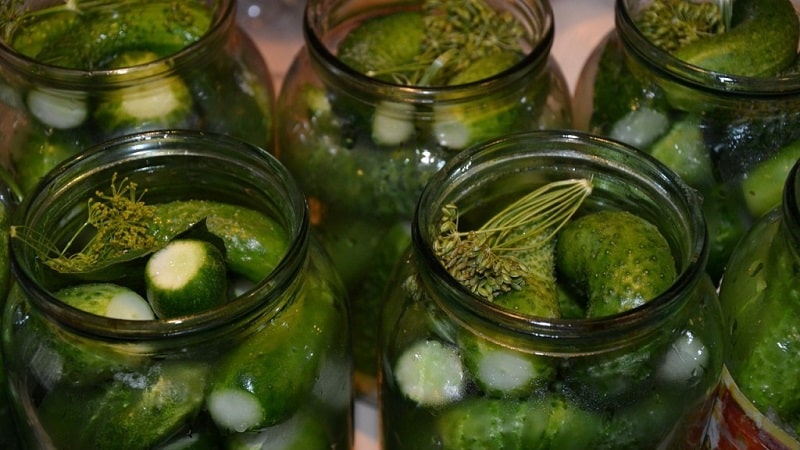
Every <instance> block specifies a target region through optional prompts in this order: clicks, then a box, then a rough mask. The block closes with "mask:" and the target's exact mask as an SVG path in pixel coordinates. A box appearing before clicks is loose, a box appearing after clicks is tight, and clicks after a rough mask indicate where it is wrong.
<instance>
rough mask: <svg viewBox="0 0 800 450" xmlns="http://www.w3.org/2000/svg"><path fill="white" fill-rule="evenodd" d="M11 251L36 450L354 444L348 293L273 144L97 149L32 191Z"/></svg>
mask: <svg viewBox="0 0 800 450" xmlns="http://www.w3.org/2000/svg"><path fill="white" fill-rule="evenodd" d="M11 248H12V256H13V267H14V274H15V282H14V284H13V285H12V288H11V292H10V294H9V300H8V302H7V305H6V308H5V313H4V317H3V327H4V334H3V350H4V351H5V357H6V364H7V371H8V373H7V374H8V378H9V384H10V388H11V392H12V397H13V399H14V402H15V403H14V406H15V410H16V414H17V416H18V419H19V423H20V424H25V425H26V427H25V428H24V429H23V430H21V434H22V435H23V439H25V442H26V444H27V446H28V448H58V449H95V450H96V449H115V450H118V449H158V448H164V449H166V448H184V447H182V446H183V445H186V446H187V447H186V448H189V447H188V446H190V445H193V446H194V447H191V448H220V449H237V448H262V445H266V444H265V443H266V442H269V443H272V444H270V445H273V444H274V445H280V448H287V449H330V448H349V447H350V445H352V429H353V428H352V420H351V416H352V406H351V405H352V400H351V397H352V392H351V381H352V373H351V358H350V353H349V350H350V348H349V346H348V336H349V333H348V329H347V327H348V317H347V313H346V304H345V300H344V298H345V297H344V288H343V285H342V283H341V279H340V278H339V276H338V274H336V272H335V271H334V270H333V266H332V264H331V263H330V260H329V259H328V257H327V256H326V255H325V253H324V252H323V251H322V250H321V247H320V246H319V245H318V243H317V241H316V240H314V238H313V237H312V236H311V234H310V231H309V226H308V211H307V207H306V204H305V202H304V198H303V196H302V194H301V193H300V191H299V190H298V189H297V188H296V185H295V184H294V182H293V181H292V179H291V176H290V175H289V174H288V172H287V171H286V170H285V168H283V166H282V165H280V163H279V162H278V161H277V160H276V159H275V158H273V157H271V156H270V155H269V153H268V152H267V151H266V150H262V149H260V148H258V147H255V146H251V145H249V144H246V143H244V142H243V141H240V140H238V139H234V138H231V137H228V136H224V135H216V134H212V133H200V132H192V131H172V132H148V133H141V134H134V135H129V136H126V137H122V138H118V139H116V140H113V141H110V142H107V143H105V144H102V145H100V146H97V147H93V148H91V149H89V150H87V151H86V152H85V153H81V154H80V156H78V157H75V158H71V159H69V160H67V161H66V162H65V163H63V164H62V165H59V166H58V167H57V168H56V169H54V170H53V171H51V172H50V173H49V174H48V175H47V176H46V177H45V178H44V179H43V181H42V183H41V184H39V185H38V186H37V188H36V189H35V190H34V191H32V192H31V193H30V194H28V195H26V196H25V198H24V200H23V202H22V204H21V205H20V207H19V209H18V211H17V213H16V214H15V216H14V219H13V220H12V225H11ZM173 446H174V447H173Z"/></svg>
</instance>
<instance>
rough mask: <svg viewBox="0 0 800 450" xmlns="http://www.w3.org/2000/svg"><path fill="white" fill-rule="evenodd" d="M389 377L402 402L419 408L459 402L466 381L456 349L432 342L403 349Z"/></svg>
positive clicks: (413, 344) (429, 340) (435, 341)
mask: <svg viewBox="0 0 800 450" xmlns="http://www.w3.org/2000/svg"><path fill="white" fill-rule="evenodd" d="M392 376H393V378H394V380H395V383H397V387H398V388H399V389H400V391H401V392H402V393H403V394H404V395H405V396H406V398H408V399H409V400H411V401H413V402H415V403H416V404H418V405H422V406H441V405H446V404H448V403H452V402H455V401H456V400H459V399H460V398H461V397H462V396H463V395H464V392H465V388H466V381H467V380H466V371H465V368H464V365H463V364H462V362H461V356H460V355H459V350H458V348H457V347H455V346H453V345H451V344H448V343H444V342H442V341H438V340H435V339H425V340H420V341H417V342H414V343H412V344H411V345H409V346H408V347H407V348H405V349H404V350H403V351H402V353H401V354H400V355H399V356H398V358H397V360H396V361H395V363H394V368H393V375H392Z"/></svg>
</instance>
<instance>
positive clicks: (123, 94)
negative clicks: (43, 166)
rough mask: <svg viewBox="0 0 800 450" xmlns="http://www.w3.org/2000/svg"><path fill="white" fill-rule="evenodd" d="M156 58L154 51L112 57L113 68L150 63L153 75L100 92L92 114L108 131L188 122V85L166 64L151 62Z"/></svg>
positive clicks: (150, 127) (175, 125)
mask: <svg viewBox="0 0 800 450" xmlns="http://www.w3.org/2000/svg"><path fill="white" fill-rule="evenodd" d="M157 59H158V55H157V54H156V53H154V52H149V51H143V52H140V51H137V52H126V53H123V54H122V55H120V56H119V57H117V58H115V59H114V61H112V63H111V66H112V68H127V67H135V66H138V65H143V64H152V67H153V68H152V71H153V74H154V77H153V78H152V79H147V80H143V81H142V82H138V81H137V82H136V83H133V84H126V85H124V86H122V87H120V88H119V89H112V90H109V91H106V92H105V95H102V96H100V99H99V102H98V104H97V105H96V107H95V110H94V113H93V116H94V118H95V120H96V121H97V123H98V124H99V125H100V127H102V128H103V129H104V130H105V131H106V132H107V133H109V134H119V133H122V132H128V131H134V130H144V129H152V128H185V127H187V126H188V125H189V124H190V123H191V119H192V116H193V115H192V113H193V101H192V93H191V91H190V90H189V86H188V85H187V84H186V83H185V82H184V81H183V79H182V78H181V77H179V76H177V75H173V74H171V73H170V69H169V68H168V67H166V66H165V65H163V64H156V63H153V61H155V60H157Z"/></svg>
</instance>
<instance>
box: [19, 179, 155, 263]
mask: <svg viewBox="0 0 800 450" xmlns="http://www.w3.org/2000/svg"><path fill="white" fill-rule="evenodd" d="M137 188H138V186H137V184H136V183H134V182H131V181H130V180H129V179H127V178H124V179H122V180H120V181H119V182H117V175H116V174H114V176H113V177H112V179H111V186H110V192H108V193H105V192H102V191H97V192H95V195H94V197H92V198H90V199H88V200H87V208H86V209H87V217H86V220H85V221H84V222H83V223H82V224H81V226H80V227H78V229H77V230H76V231H75V233H74V234H73V235H72V236H71V238H70V239H69V240H68V241H67V242H66V243H65V244H64V245H63V246H62V247H59V246H58V245H57V244H56V243H55V242H53V241H52V238H51V237H50V236H44V235H42V234H40V233H39V232H37V231H36V230H35V229H33V228H30V227H23V226H13V227H11V231H10V234H11V237H12V238H15V239H20V240H22V241H24V242H25V243H26V244H27V245H30V246H31V247H33V248H34V250H35V251H36V252H37V254H38V255H39V258H40V259H41V260H42V261H43V262H44V264H46V265H47V266H49V267H50V268H52V269H53V270H55V271H57V272H61V273H82V272H89V271H91V270H95V269H97V268H100V267H103V266H105V265H107V264H110V263H112V262H114V261H116V260H118V259H120V258H125V257H126V256H127V255H130V254H132V253H134V252H141V251H147V250H151V249H153V248H154V247H156V245H157V242H156V239H155V237H154V236H153V235H152V234H151V233H150V232H149V229H148V227H149V224H150V223H151V221H152V219H153V216H154V211H153V208H152V206H149V205H147V204H145V203H144V202H143V201H142V197H143V196H144V194H145V192H146V190H145V191H141V192H140V191H139V190H138V189H137ZM87 236H88V239H86V241H85V243H83V244H81V243H79V241H80V240H81V239H83V238H86V237H87ZM78 246H80V247H78ZM76 247H78V248H76Z"/></svg>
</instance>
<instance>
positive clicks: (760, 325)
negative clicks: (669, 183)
mask: <svg viewBox="0 0 800 450" xmlns="http://www.w3.org/2000/svg"><path fill="white" fill-rule="evenodd" d="M798 267H800V165H795V166H794V168H793V169H792V170H791V172H790V173H789V176H788V178H787V180H786V183H785V188H784V192H783V203H782V205H781V206H778V207H776V208H774V209H773V210H772V211H771V212H770V213H768V214H767V215H765V216H763V217H762V218H761V219H760V220H759V221H758V222H756V224H755V225H753V227H752V228H751V229H750V230H749V231H748V232H747V233H746V234H745V236H744V237H743V238H742V241H741V242H740V243H739V245H738V246H737V247H736V249H735V250H734V252H733V255H732V256H731V260H730V262H729V263H728V267H727V269H726V270H725V275H724V276H723V278H722V283H721V284H720V288H719V297H720V303H721V304H722V311H723V317H724V319H725V324H726V329H727V334H726V339H727V340H728V342H729V351H728V353H727V356H726V357H725V371H724V376H723V383H722V386H721V387H720V395H719V399H718V401H717V403H716V404H715V408H714V420H713V422H712V423H713V424H714V425H715V426H714V427H712V428H711V429H710V431H711V432H710V433H709V437H710V440H711V444H712V445H713V447H712V448H730V449H750V448H764V449H788V448H799V447H800V441H799V440H798V436H800V406H798V405H800V393H798V388H797V382H796V381H797V372H798V370H800V351H798V347H800V337H799V335H798V332H797V327H798V323H800V322H799V321H798V318H799V317H800V304H798V293H800V280H798V277H797V270H798Z"/></svg>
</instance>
